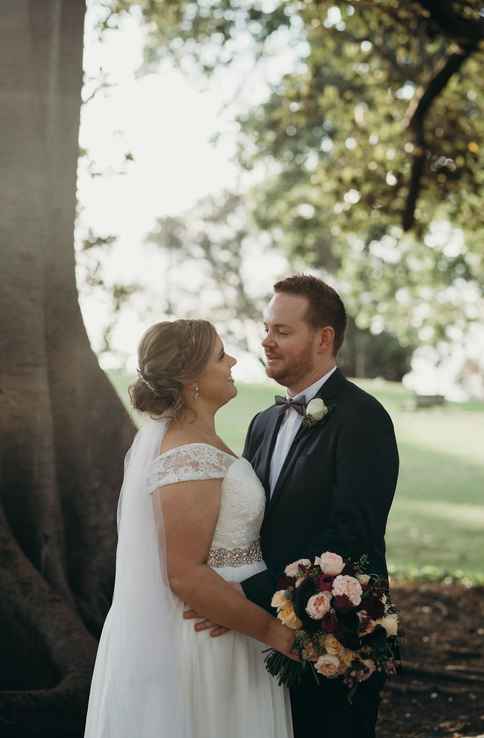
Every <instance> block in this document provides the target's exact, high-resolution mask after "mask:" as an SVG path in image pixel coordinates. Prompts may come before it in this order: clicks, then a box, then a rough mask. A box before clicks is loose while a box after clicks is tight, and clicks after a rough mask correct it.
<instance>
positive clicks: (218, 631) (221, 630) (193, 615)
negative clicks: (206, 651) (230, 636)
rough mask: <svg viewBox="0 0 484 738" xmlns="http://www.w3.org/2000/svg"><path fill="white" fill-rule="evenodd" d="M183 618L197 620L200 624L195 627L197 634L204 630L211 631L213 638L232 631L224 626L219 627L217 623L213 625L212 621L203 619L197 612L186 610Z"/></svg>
mask: <svg viewBox="0 0 484 738" xmlns="http://www.w3.org/2000/svg"><path fill="white" fill-rule="evenodd" d="M183 617H184V618H185V620H197V621H198V622H197V623H195V625H194V628H195V630H196V631H197V633H200V632H201V631H202V630H208V631H210V635H211V636H212V638H217V637H218V636H221V635H225V633H228V632H229V630H230V628H225V627H224V626H223V625H217V624H216V623H212V622H211V621H210V620H207V619H206V618H203V617H202V616H201V615H200V614H199V613H198V612H195V610H184V611H183Z"/></svg>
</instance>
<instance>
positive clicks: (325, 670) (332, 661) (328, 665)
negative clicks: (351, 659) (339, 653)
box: [314, 655, 340, 679]
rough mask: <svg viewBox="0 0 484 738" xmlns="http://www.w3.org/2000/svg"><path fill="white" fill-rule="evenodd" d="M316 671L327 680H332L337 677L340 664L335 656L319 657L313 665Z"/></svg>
mask: <svg viewBox="0 0 484 738" xmlns="http://www.w3.org/2000/svg"><path fill="white" fill-rule="evenodd" d="M314 666H315V668H316V671H317V672H318V673H319V674H322V675H323V676H325V677H327V678H328V679H334V677H336V676H338V672H339V668H340V663H339V660H338V659H337V658H336V656H329V655H326V656H320V657H319V659H318V660H317V661H316V663H315V665H314Z"/></svg>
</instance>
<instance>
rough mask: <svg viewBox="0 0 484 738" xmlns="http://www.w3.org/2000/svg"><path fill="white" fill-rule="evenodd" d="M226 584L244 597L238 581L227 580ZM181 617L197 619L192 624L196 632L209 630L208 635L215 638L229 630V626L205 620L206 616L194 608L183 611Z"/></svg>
mask: <svg viewBox="0 0 484 738" xmlns="http://www.w3.org/2000/svg"><path fill="white" fill-rule="evenodd" d="M227 584H230V586H231V587H232V588H233V589H236V590H237V592H240V594H242V595H243V596H244V597H245V593H244V590H243V589H242V587H241V585H240V584H239V583H238V582H227ZM183 617H184V619H185V620H197V621H198V622H197V623H195V625H194V628H195V630H196V631H197V633H199V632H201V631H202V630H208V631H210V635H211V636H212V638H217V637H218V636H221V635H225V633H228V632H229V630H230V628H225V627H224V626H223V625H217V624H216V623H212V622H211V621H210V620H207V618H204V617H203V616H202V615H200V613H198V612H195V610H191V609H190V608H188V609H187V610H184V611H183Z"/></svg>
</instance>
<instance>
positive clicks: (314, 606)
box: [306, 592, 331, 620]
mask: <svg viewBox="0 0 484 738" xmlns="http://www.w3.org/2000/svg"><path fill="white" fill-rule="evenodd" d="M330 607H331V595H330V593H329V592H321V593H320V594H315V595H313V596H312V597H310V598H309V600H308V604H307V605H306V612H307V614H308V615H309V617H310V618H312V619H313V620H321V618H323V617H324V616H325V615H326V614H327V613H328V612H329V609H330Z"/></svg>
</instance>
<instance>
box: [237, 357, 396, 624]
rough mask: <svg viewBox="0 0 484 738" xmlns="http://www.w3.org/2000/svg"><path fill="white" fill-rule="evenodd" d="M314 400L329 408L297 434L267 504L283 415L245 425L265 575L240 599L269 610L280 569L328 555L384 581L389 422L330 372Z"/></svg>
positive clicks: (390, 473) (392, 459)
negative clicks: (261, 497) (259, 506)
mask: <svg viewBox="0 0 484 738" xmlns="http://www.w3.org/2000/svg"><path fill="white" fill-rule="evenodd" d="M316 397H321V398H322V399H323V400H324V402H325V403H326V405H327V407H328V408H329V412H328V413H327V415H326V416H325V417H324V418H323V419H322V420H320V421H319V422H318V423H316V425H314V426H313V427H310V428H308V427H304V426H303V425H301V428H300V429H299V431H298V432H297V435H296V437H295V439H294V442H293V444H292V446H291V448H290V449H289V452H288V455H287V457H286V460H285V462H284V464H283V466H282V469H281V472H280V475H279V478H278V480H277V484H276V487H275V489H274V492H273V494H272V496H271V497H269V474H270V462H271V457H272V453H273V450H274V444H275V441H276V437H277V433H278V430H279V427H280V424H281V422H282V418H283V414H284V411H283V410H282V409H281V408H280V407H278V406H273V407H270V408H269V409H267V410H264V411H263V412H261V413H259V414H258V415H256V416H255V417H254V419H253V420H252V422H251V424H250V426H249V430H248V433H247V438H246V442H245V448H244V451H243V456H244V457H245V458H246V459H247V460H248V461H250V463H251V464H252V466H253V468H254V470H255V472H256V474H257V476H258V477H259V479H260V480H261V482H262V484H263V486H264V488H265V490H266V498H267V504H266V512H265V517H264V521H263V524H262V529H261V546H262V553H263V556H264V560H265V562H266V564H267V567H268V569H267V571H263V572H261V573H259V574H256V575H255V576H253V577H251V578H249V579H246V580H245V581H244V582H242V587H243V589H244V592H245V594H246V595H247V597H248V598H249V599H250V600H252V601H253V602H255V603H257V604H258V605H261V606H262V607H264V608H265V609H266V610H268V611H269V612H271V613H272V614H274V611H273V610H272V608H271V606H270V601H271V598H272V595H273V593H274V592H275V590H276V589H277V580H278V577H279V576H280V575H281V574H282V572H283V570H284V567H285V566H286V565H287V564H288V563H290V562H292V561H295V560H296V559H300V558H310V559H312V558H313V557H314V556H318V555H320V554H321V553H323V552H324V551H333V552H335V553H339V554H340V555H341V556H351V557H353V558H359V557H360V556H361V555H362V554H367V556H368V557H369V560H370V570H371V572H374V573H378V574H382V575H384V576H387V568H386V561H385V539H384V537H385V528H386V523H387V518H388V513H389V510H390V506H391V504H392V500H393V496H394V494H395V487H396V483H397V478H398V451H397V445H396V440H395V433H394V430H393V424H392V421H391V419H390V417H389V415H388V413H387V412H386V410H385V409H384V408H383V407H382V405H381V404H380V403H379V402H378V400H376V399H375V398H374V397H372V396H371V395H369V394H368V393H367V392H364V391H363V390H362V389H360V388H359V387H357V386H356V385H355V384H353V383H352V382H350V381H348V380H347V379H346V378H345V377H344V376H343V374H342V373H341V371H340V370H339V369H336V370H335V371H334V372H333V374H332V375H331V376H330V378H329V379H328V380H327V381H326V382H325V383H324V385H323V386H322V387H321V389H320V390H319V392H318V393H317V395H316Z"/></svg>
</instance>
